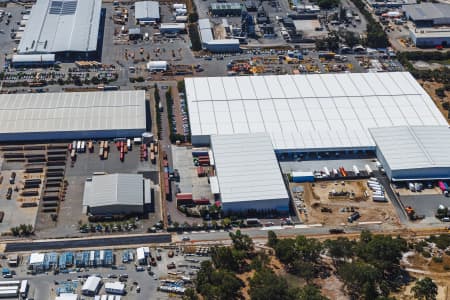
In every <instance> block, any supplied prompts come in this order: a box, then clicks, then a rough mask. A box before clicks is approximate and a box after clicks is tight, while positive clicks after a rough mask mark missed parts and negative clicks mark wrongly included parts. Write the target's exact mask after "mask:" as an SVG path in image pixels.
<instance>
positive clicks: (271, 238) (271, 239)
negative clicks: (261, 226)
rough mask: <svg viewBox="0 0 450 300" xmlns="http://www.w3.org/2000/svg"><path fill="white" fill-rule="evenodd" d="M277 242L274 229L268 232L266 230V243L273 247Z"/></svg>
mask: <svg viewBox="0 0 450 300" xmlns="http://www.w3.org/2000/svg"><path fill="white" fill-rule="evenodd" d="M277 242H278V237H277V234H276V233H275V232H274V231H272V230H269V232H267V245H268V246H269V247H272V248H275V246H276V245H277Z"/></svg>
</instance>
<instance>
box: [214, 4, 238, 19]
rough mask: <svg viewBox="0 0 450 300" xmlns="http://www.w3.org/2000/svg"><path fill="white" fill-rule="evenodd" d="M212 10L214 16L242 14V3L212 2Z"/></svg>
mask: <svg viewBox="0 0 450 300" xmlns="http://www.w3.org/2000/svg"><path fill="white" fill-rule="evenodd" d="M210 11H211V14H212V15H213V16H222V17H227V16H241V13H242V4H241V3H237V2H236V3H211V5H210Z"/></svg>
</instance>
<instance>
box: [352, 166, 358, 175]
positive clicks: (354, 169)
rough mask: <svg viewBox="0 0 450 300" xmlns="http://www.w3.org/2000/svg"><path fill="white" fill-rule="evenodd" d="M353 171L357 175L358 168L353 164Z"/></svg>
mask: <svg viewBox="0 0 450 300" xmlns="http://www.w3.org/2000/svg"><path fill="white" fill-rule="evenodd" d="M353 173H355V175H356V176H359V169H358V167H357V166H355V165H353Z"/></svg>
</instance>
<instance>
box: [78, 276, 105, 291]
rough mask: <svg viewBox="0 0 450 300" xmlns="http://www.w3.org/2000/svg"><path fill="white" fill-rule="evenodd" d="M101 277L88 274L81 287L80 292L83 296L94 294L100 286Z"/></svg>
mask: <svg viewBox="0 0 450 300" xmlns="http://www.w3.org/2000/svg"><path fill="white" fill-rule="evenodd" d="M101 284H102V279H101V278H100V277H97V276H89V277H88V278H87V279H86V281H85V283H84V284H83V287H82V288H81V293H82V294H83V295H84V296H95V295H96V294H97V293H98V291H99V290H100V288H101Z"/></svg>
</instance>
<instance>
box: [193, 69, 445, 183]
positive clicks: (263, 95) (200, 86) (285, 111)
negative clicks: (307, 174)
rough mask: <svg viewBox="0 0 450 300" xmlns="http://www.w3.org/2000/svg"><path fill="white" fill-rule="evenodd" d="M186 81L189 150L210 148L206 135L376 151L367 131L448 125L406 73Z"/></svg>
mask: <svg viewBox="0 0 450 300" xmlns="http://www.w3.org/2000/svg"><path fill="white" fill-rule="evenodd" d="M185 83H186V97H187V101H188V106H189V121H190V128H191V132H192V143H193V144H194V145H196V146H200V145H209V144H210V142H211V141H210V137H211V136H212V135H227V134H249V133H267V134H269V135H270V137H271V139H272V143H273V147H274V149H275V151H276V153H277V154H281V155H291V154H294V153H302V152H319V151H367V150H369V151H375V146H376V145H375V142H374V140H373V138H372V137H371V134H370V133H369V128H384V127H385V128H391V127H394V126H447V122H446V120H445V118H444V117H443V116H442V115H441V113H440V112H439V110H438V109H437V108H436V106H435V104H434V103H433V101H432V99H431V98H430V96H429V95H428V94H427V93H426V92H425V90H424V89H423V88H422V87H421V86H420V85H419V84H418V83H417V81H416V80H415V79H414V78H413V77H412V75H411V74H410V73H407V72H392V73H388V72H386V73H349V74H344V73H342V74H313V75H281V76H275V75H268V76H245V77H244V76H243V77H206V78H205V77H198V78H186V79H185ZM242 145H245V146H246V145H247V143H246V142H243V144H242ZM245 146H244V147H242V150H244V149H245ZM219 181H220V178H219ZM247 186H248V185H247Z"/></svg>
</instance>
